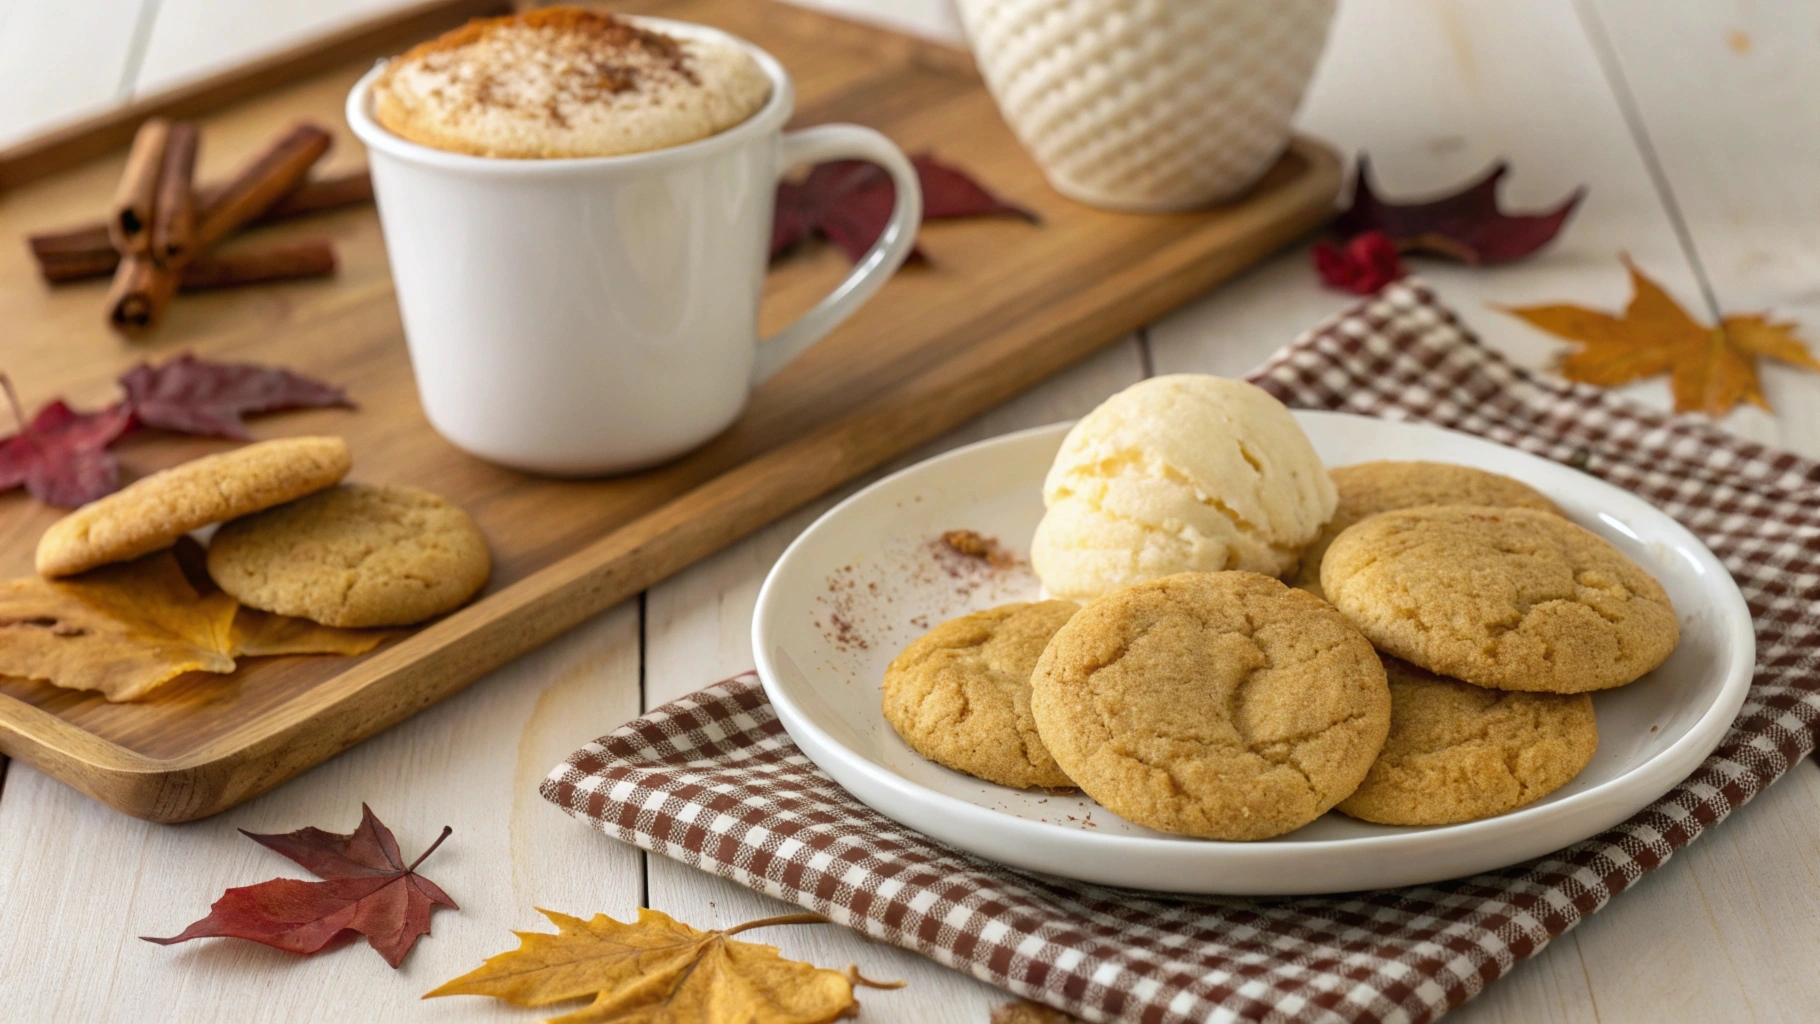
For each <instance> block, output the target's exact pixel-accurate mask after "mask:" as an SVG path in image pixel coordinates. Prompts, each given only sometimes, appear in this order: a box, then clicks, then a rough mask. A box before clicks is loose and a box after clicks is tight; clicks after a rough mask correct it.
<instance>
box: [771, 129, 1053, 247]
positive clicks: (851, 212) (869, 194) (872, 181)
mask: <svg viewBox="0 0 1820 1024" xmlns="http://www.w3.org/2000/svg"><path fill="white" fill-rule="evenodd" d="M910 162H911V163H912V164H913V165H914V166H915V167H916V180H917V184H918V185H920V186H921V187H922V192H923V219H924V220H926V221H928V220H945V219H948V218H952V217H1020V218H1022V219H1024V220H1027V221H1030V222H1031V223H1037V221H1038V218H1037V216H1036V214H1034V213H1031V212H1030V211H1029V210H1026V209H1024V208H1023V207H1021V206H1016V205H1013V204H1011V203H1008V202H1005V201H1004V200H1002V199H1000V198H998V197H997V196H995V195H993V194H992V193H990V192H988V191H986V189H985V188H984V187H983V186H981V185H980V184H979V182H976V181H974V180H973V179H972V178H971V177H968V175H967V174H966V172H964V171H962V170H960V169H959V168H956V167H950V166H948V165H947V164H943V163H940V162H938V161H937V160H936V159H935V158H934V157H932V156H930V155H928V154H926V153H925V154H922V155H920V156H916V157H913V158H912V159H911V161H910ZM896 201H897V189H896V187H895V186H893V185H892V184H891V176H890V175H888V174H886V173H885V172H884V169H883V168H881V167H879V166H877V165H876V164H869V163H864V162H862V161H859V160H834V161H831V162H829V163H825V164H816V165H815V166H814V167H813V168H811V169H810V170H809V176H808V177H806V178H804V179H803V180H802V181H801V182H791V181H785V182H779V183H778V186H777V207H776V213H775V214H774V216H773V218H772V221H771V256H772V257H773V258H776V257H777V256H778V255H779V254H780V253H783V252H784V251H786V250H788V249H791V248H794V247H795V246H797V245H798V244H800V243H802V242H804V241H807V240H808V239H810V238H812V237H814V236H816V235H820V236H822V237H823V238H826V239H827V240H828V241H830V242H833V243H834V244H835V245H836V246H837V247H839V249H840V250H841V251H842V252H844V253H846V254H847V258H848V259H850V260H853V261H855V262H858V261H859V258H860V257H861V256H864V255H865V254H866V250H867V249H870V248H872V243H873V242H876V241H878V236H879V235H880V234H882V233H883V232H884V230H885V224H886V223H887V222H888V221H890V219H891V207H892V205H893V204H894V203H895V202H896ZM912 257H913V258H917V259H921V258H922V251H921V249H917V250H915V251H913V252H912Z"/></svg>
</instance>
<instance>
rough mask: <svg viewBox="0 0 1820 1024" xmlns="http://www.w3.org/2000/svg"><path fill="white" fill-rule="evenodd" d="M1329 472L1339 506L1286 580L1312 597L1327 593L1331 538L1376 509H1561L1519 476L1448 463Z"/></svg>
mask: <svg viewBox="0 0 1820 1024" xmlns="http://www.w3.org/2000/svg"><path fill="white" fill-rule="evenodd" d="M1327 475H1328V476H1329V477H1331V478H1332V479H1333V486H1334V490H1335V491H1337V492H1338V493H1339V504H1338V505H1336V506H1335V507H1334V511H1333V518H1332V519H1329V520H1328V521H1327V525H1326V526H1324V527H1322V528H1321V533H1320V536H1318V537H1316V538H1315V540H1314V543H1312V544H1310V545H1308V548H1307V550H1305V551H1303V552H1302V561H1301V564H1300V566H1299V567H1298V568H1297V570H1296V574H1295V578H1294V580H1293V582H1291V584H1290V585H1291V586H1294V587H1300V588H1301V589H1303V590H1306V591H1308V592H1309V593H1310V594H1313V595H1314V596H1316V597H1325V596H1326V595H1325V594H1323V593H1322V592H1321V559H1322V557H1324V556H1325V555H1326V554H1327V549H1328V547H1330V546H1331V545H1332V544H1333V539H1334V538H1335V537H1338V536H1339V535H1340V534H1341V533H1344V532H1345V531H1346V528H1347V527H1349V526H1351V525H1352V524H1354V523H1356V522H1359V521H1361V520H1364V519H1369V518H1370V517H1372V516H1375V515H1377V514H1378V513H1379V512H1392V511H1395V510H1397V509H1401V508H1416V507H1418V506H1421V505H1492V506H1496V507H1498V508H1533V509H1540V510H1541V511H1543V512H1553V513H1555V514H1556V515H1559V514H1560V513H1561V510H1560V509H1559V508H1558V507H1556V506H1555V503H1554V502H1552V501H1549V500H1548V499H1547V498H1546V497H1544V496H1543V495H1542V492H1540V491H1538V490H1536V489H1535V488H1534V487H1531V486H1529V485H1528V484H1526V483H1523V482H1522V481H1520V480H1512V479H1511V478H1510V477H1507V476H1504V475H1503V474H1501V473H1493V472H1491V471H1489V470H1484V469H1475V468H1474V467H1472V466H1459V465H1455V464H1454V463H1451V462H1361V463H1359V464H1357V465H1353V466H1338V467H1335V468H1334V469H1331V470H1329V471H1328V473H1327Z"/></svg>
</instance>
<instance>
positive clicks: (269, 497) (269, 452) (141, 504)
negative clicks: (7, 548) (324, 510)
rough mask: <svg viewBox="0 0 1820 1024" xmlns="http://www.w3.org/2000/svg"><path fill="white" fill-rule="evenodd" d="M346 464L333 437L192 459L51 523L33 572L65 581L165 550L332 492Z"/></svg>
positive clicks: (293, 440) (286, 441)
mask: <svg viewBox="0 0 1820 1024" xmlns="http://www.w3.org/2000/svg"><path fill="white" fill-rule="evenodd" d="M352 463H353V459H352V457H351V456H350V455H349V454H348V446H347V442H345V441H343V440H342V439H341V438H339V437H286V438H281V439H279V440H276V441H261V442H259V443H257V444H249V445H247V446H245V447H243V448H236V449H234V450H233V451H227V452H222V453H221V454H219V455H206V456H203V457H202V458H200V459H192V460H191V461H189V462H185V463H183V464H182V465H178V466H172V467H171V468H170V469H167V470H164V471H163V472H160V473H153V474H152V475H151V476H148V477H145V478H143V479H140V480H136V481H134V482H133V483H131V484H129V485H127V486H126V487H125V488H122V489H121V490H119V491H116V492H114V493H113V494H110V495H108V496H107V497H105V498H101V499H99V500H97V501H92V502H89V503H88V504H87V505H84V506H82V507H81V508H79V509H77V510H75V511H74V512H71V513H70V514H69V515H67V516H64V517H63V518H62V519H59V520H57V521H56V522H55V523H52V524H51V527H50V529H48V530H46V531H44V536H43V537H41V538H39V540H38V572H39V573H40V574H42V575H44V576H69V575H73V574H75V573H79V572H83V571H85V570H88V569H93V568H95V567H96V566H100V565H107V564H109V563H111V562H124V561H127V560H128V559H133V558H138V557H139V556H140V555H144V554H149V553H151V552H153V551H158V550H161V549H163V548H168V547H170V546H171V545H172V544H175V543H176V542H177V538H179V537H181V536H183V535H184V534H186V533H189V532H190V531H191V530H198V529H201V528H202V527H204V526H208V525H209V524H211V523H219V522H224V521H226V520H229V519H233V518H235V517H236V516H244V515H248V514H250V513H253V512H258V511H260V510H262V509H268V508H271V507H272V506H274V505H281V504H283V503H285V502H287V501H291V500H294V499H296V498H301V497H303V496H304V495H306V494H309V493H311V492H312V491H320V490H322V489H323V488H324V487H332V486H334V485H335V483H336V482H338V481H339V480H340V479H341V478H342V477H344V476H346V475H347V473H348V467H349V466H350V465H352Z"/></svg>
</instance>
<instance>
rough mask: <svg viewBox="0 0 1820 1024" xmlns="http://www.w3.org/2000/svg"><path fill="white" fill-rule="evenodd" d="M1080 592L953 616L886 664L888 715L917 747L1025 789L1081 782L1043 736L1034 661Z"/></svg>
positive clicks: (962, 769)
mask: <svg viewBox="0 0 1820 1024" xmlns="http://www.w3.org/2000/svg"><path fill="white" fill-rule="evenodd" d="M1079 608H1080V606H1079V605H1077V604H1075V603H1074V602H1073V601H1041V602H1037V603H1035V604H1007V605H1000V606H999V607H997V608H991V609H988V610H986V611H983V612H974V613H973V614H971V615H963V616H961V617H960V618H958V619H950V620H948V621H947V622H944V623H942V624H941V625H939V626H937V627H935V628H934V629H932V630H930V631H929V632H927V633H925V634H923V636H921V637H919V638H918V639H917V640H916V641H915V642H913V643H912V644H911V645H910V646H909V647H906V648H904V652H903V653H902V654H899V655H898V656H897V657H896V658H895V659H893V660H892V662H891V667H889V668H887V669H886V670H885V686H884V709H885V720H886V721H888V722H890V723H891V727H892V728H893V729H896V730H897V734H898V735H899V736H902V737H903V738H904V742H905V743H908V744H910V746H911V747H912V748H914V749H915V750H916V752H917V753H919V754H921V755H923V756H924V757H927V758H929V759H930V760H932V761H935V762H936V763H938V764H942V765H946V766H947V767H949V768H953V769H954V770H955V771H960V772H966V773H967V774H968V775H972V776H975V777H977V778H981V779H985V780H986V781H987V782H996V783H998V784H999V785H1001V786H1014V787H1016V788H1019V789H1027V788H1029V787H1031V786H1045V787H1049V788H1061V787H1064V786H1069V787H1071V786H1073V785H1074V783H1073V782H1071V781H1069V779H1068V776H1067V775H1065V774H1063V773H1062V770H1061V769H1060V768H1058V767H1057V766H1056V763H1055V759H1054V758H1052V757H1050V756H1049V751H1048V749H1047V748H1045V747H1044V746H1043V741H1042V739H1041V738H1039V737H1038V736H1037V732H1036V723H1035V720H1034V719H1032V718H1031V715H1030V671H1031V669H1033V668H1034V667H1035V666H1036V660H1037V657H1038V656H1040V655H1041V654H1042V653H1043V648H1044V647H1046V646H1047V645H1048V643H1049V639H1050V638H1051V637H1053V636H1054V635H1055V631H1056V630H1058V629H1060V628H1062V625H1063V623H1066V622H1067V621H1068V620H1069V619H1070V618H1072V617H1073V616H1074V613H1075V612H1076V611H1077V610H1079Z"/></svg>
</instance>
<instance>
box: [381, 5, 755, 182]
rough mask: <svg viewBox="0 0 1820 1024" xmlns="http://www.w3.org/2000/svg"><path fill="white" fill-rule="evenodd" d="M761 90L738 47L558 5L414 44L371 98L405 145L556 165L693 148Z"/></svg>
mask: <svg viewBox="0 0 1820 1024" xmlns="http://www.w3.org/2000/svg"><path fill="white" fill-rule="evenodd" d="M770 89H771V84H770V80H769V78H768V77H767V76H766V75H765V73H764V72H763V70H762V69H760V68H759V66H758V63H757V61H755V60H754V59H753V57H752V56H751V54H749V53H747V52H746V51H745V49H744V48H742V47H740V46H738V45H737V44H734V43H730V42H725V41H722V40H719V39H714V38H685V39H677V38H673V37H671V36H668V35H665V34H663V33H661V32H655V31H651V30H649V29H646V28H642V27H640V26H638V25H635V24H633V23H631V22H629V21H625V20H623V19H620V18H617V17H614V16H612V15H606V14H598V13H596V12H593V11H588V10H583V9H581V8H575V7H555V8H547V9H543V10H536V11H530V12H527V13H524V14H519V15H512V16H507V17H500V18H479V19H475V20H474V21H471V22H469V23H468V24H467V25H464V26H462V27H461V28H458V29H455V30H453V31H451V32H448V33H446V34H444V35H443V36H441V37H440V38H437V39H434V40H431V41H429V42H427V43H422V44H420V45H418V46H416V47H414V48H412V49H411V50H410V51H408V52H407V53H405V54H404V55H403V56H401V57H399V58H398V59H396V60H394V61H393V62H392V63H391V65H390V66H389V67H387V69H386V71H385V72H384V73H383V74H382V75H381V76H380V78H379V80H378V81H377V82H376V83H375V84H374V90H373V91H374V115H375V117H376V119H377V120H378V121H379V122H380V123H381V124H382V125H384V126H385V127H386V128H387V129H388V130H389V131H391V132H393V133H394V134H397V135H401V136H403V137H405V138H407V139H410V140H412V141H414V142H420V143H422V144H424V145H428V146H433V147H436V148H438V149H445V150H451V151H454V152H461V153H470V154H475V155H480V156H498V157H517V158H537V157H545V158H554V157H580V156H611V155H618V154H624V153H636V152H644V151H648V150H653V149H663V148H667V147H669V146H676V145H681V144H683V143H687V142H693V141H695V140H697V139H701V138H705V137H707V136H710V135H713V134H716V133H718V132H720V131H724V130H725V129H727V128H730V127H732V126H733V125H736V124H738V123H739V122H741V121H744V120H745V119H746V118H747V117H750V116H751V115H752V114H753V113H754V112H755V111H757V110H758V108H759V107H761V106H763V105H764V102H765V100H766V99H767V98H768V97H769V95H770Z"/></svg>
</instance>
